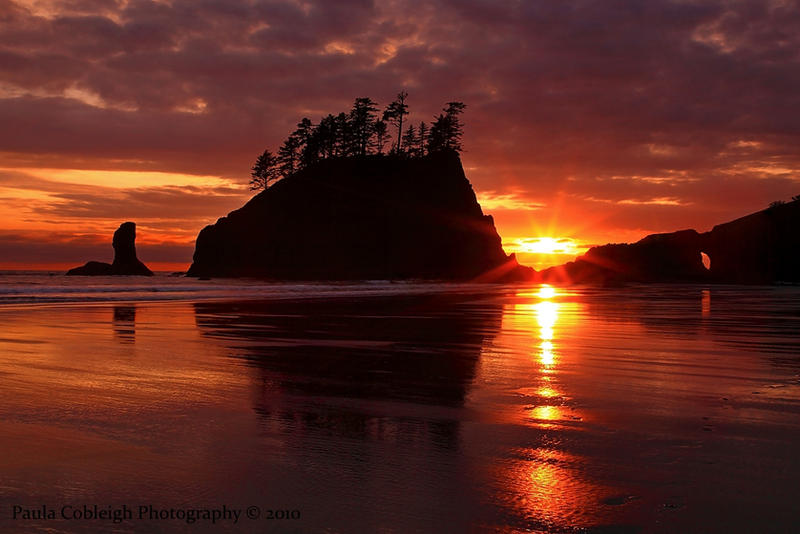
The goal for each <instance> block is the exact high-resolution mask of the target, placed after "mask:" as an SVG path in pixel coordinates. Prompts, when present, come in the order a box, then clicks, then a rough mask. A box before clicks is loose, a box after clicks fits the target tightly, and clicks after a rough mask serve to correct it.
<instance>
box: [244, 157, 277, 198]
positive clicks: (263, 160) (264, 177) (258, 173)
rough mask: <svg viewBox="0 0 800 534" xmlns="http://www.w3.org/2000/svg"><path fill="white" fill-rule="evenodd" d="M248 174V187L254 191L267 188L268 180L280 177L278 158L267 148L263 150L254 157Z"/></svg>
mask: <svg viewBox="0 0 800 534" xmlns="http://www.w3.org/2000/svg"><path fill="white" fill-rule="evenodd" d="M250 176H251V178H252V179H251V180H250V189H252V190H254V191H255V190H258V189H266V188H268V187H269V183H270V182H272V181H275V180H277V179H278V178H280V171H279V169H278V158H276V157H275V156H274V155H273V154H272V152H270V151H269V150H265V151H264V153H263V154H261V155H260V156H258V158H256V162H255V164H253V169H252V172H251V173H250Z"/></svg>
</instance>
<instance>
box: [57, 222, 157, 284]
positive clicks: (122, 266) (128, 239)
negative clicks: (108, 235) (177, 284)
mask: <svg viewBox="0 0 800 534" xmlns="http://www.w3.org/2000/svg"><path fill="white" fill-rule="evenodd" d="M112 245H113V246H114V263H111V264H108V263H104V262H100V261H90V262H88V263H86V264H85V265H82V266H81V267H76V268H74V269H70V270H69V271H67V274H68V275H84V276H109V275H134V276H153V271H151V270H150V269H148V268H147V266H146V265H145V264H144V263H142V262H141V261H139V259H138V258H137V257H136V224H135V223H132V222H125V223H122V224H121V225H120V226H119V228H117V231H116V232H114V239H113V241H112Z"/></svg>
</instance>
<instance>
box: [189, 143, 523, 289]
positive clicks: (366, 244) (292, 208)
mask: <svg viewBox="0 0 800 534" xmlns="http://www.w3.org/2000/svg"><path fill="white" fill-rule="evenodd" d="M533 274H534V271H533V269H531V268H529V267H524V266H520V265H519V264H518V263H517V261H516V259H515V258H514V256H513V255H507V254H506V253H505V252H504V251H503V248H502V245H501V241H500V236H499V235H498V234H497V230H495V227H494V221H493V219H492V217H491V216H489V215H484V214H483V211H482V210H481V206H480V205H479V204H478V201H477V199H476V197H475V193H474V191H473V189H472V186H471V185H470V183H469V180H467V177H466V176H465V175H464V170H463V168H462V165H461V160H460V159H459V156H458V154H457V153H456V152H455V151H442V152H437V153H432V154H429V155H426V156H424V157H417V158H404V157H397V156H381V155H371V156H366V157H355V158H330V159H326V160H323V161H320V162H318V163H316V164H314V165H312V166H310V167H308V168H305V169H302V170H300V171H299V172H297V173H295V174H294V175H292V176H291V177H289V178H286V179H284V180H281V181H279V182H277V183H276V184H275V185H273V186H271V187H269V188H268V189H266V190H265V191H263V192H261V193H259V194H258V195H256V196H255V197H253V198H252V199H251V200H250V201H249V202H248V203H247V204H245V205H244V206H243V207H242V208H240V209H238V210H236V211H233V212H231V213H229V214H228V215H227V216H226V217H222V218H221V219H219V220H218V221H217V222H216V224H213V225H210V226H207V227H205V228H204V229H203V230H202V231H201V232H200V234H199V235H198V237H197V242H196V246H195V252H194V262H193V263H192V266H191V268H190V269H189V271H188V275H189V276H197V277H212V276H213V277H258V278H265V279H273V280H408V279H426V280H479V281H504V280H519V279H529V278H531V277H532V276H533Z"/></svg>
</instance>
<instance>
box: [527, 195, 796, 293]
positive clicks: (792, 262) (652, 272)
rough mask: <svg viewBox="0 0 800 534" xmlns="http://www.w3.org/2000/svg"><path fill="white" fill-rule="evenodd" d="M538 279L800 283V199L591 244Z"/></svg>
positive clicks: (560, 280)
mask: <svg viewBox="0 0 800 534" xmlns="http://www.w3.org/2000/svg"><path fill="white" fill-rule="evenodd" d="M703 255H705V256H706V257H707V263H708V265H707V266H706V265H704V263H703ZM534 279H535V280H538V281H541V282H552V283H618V282H711V283H728V284H776V283H800V200H794V201H792V202H786V203H776V204H775V205H773V206H770V207H769V208H767V209H765V210H762V211H759V212H756V213H752V214H750V215H747V216H745V217H741V218H739V219H736V220H734V221H731V222H727V223H724V224H719V225H717V226H715V227H714V228H713V229H712V230H711V231H709V232H705V233H698V232H696V231H695V230H681V231H678V232H672V233H667V234H653V235H649V236H647V237H645V238H644V239H642V240H640V241H637V242H636V243H632V244H609V245H603V246H599V247H593V248H591V249H589V251H588V252H587V253H586V254H584V255H583V256H581V257H579V258H577V259H576V260H575V261H573V262H569V263H567V264H564V265H560V266H558V267H551V268H549V269H545V270H543V271H541V272H539V273H536V276H535V277H534Z"/></svg>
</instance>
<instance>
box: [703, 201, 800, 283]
mask: <svg viewBox="0 0 800 534" xmlns="http://www.w3.org/2000/svg"><path fill="white" fill-rule="evenodd" d="M703 238H704V242H703V251H704V252H705V253H706V254H708V256H709V258H710V259H711V273H712V275H713V276H714V278H715V279H716V280H718V281H720V282H726V283H733V284H771V283H775V282H791V283H798V282H800V200H795V201H794V202H788V203H786V204H783V205H779V206H775V207H771V208H767V209H765V210H763V211H759V212H757V213H752V214H750V215H747V216H745V217H742V218H740V219H736V220H734V221H731V222H728V223H725V224H719V225H717V226H715V227H714V228H713V229H712V230H711V231H710V232H708V233H707V234H704V236H703Z"/></svg>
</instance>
